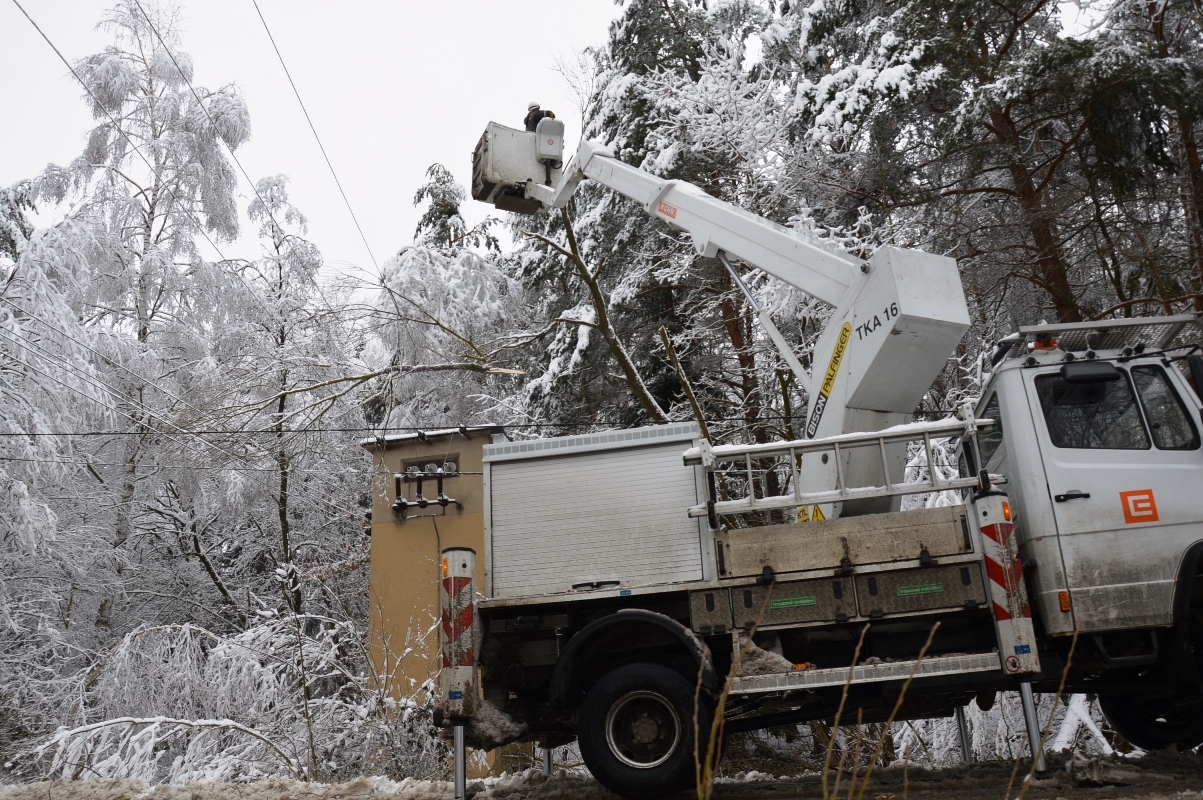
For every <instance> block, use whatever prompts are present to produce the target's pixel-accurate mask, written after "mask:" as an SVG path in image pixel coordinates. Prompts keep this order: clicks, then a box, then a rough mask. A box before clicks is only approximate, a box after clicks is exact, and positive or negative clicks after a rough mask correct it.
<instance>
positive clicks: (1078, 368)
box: [1061, 361, 1120, 383]
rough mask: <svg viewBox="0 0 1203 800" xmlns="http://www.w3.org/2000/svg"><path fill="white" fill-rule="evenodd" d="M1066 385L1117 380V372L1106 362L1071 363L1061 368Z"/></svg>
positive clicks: (1113, 366) (1112, 365)
mask: <svg viewBox="0 0 1203 800" xmlns="http://www.w3.org/2000/svg"><path fill="white" fill-rule="evenodd" d="M1061 377H1062V378H1064V379H1065V382H1066V383H1106V382H1108V381H1118V380H1119V377H1120V375H1119V370H1118V369H1116V368H1115V365H1114V364H1112V363H1110V362H1108V361H1071V362H1069V363H1068V364H1064V365H1062V367H1061Z"/></svg>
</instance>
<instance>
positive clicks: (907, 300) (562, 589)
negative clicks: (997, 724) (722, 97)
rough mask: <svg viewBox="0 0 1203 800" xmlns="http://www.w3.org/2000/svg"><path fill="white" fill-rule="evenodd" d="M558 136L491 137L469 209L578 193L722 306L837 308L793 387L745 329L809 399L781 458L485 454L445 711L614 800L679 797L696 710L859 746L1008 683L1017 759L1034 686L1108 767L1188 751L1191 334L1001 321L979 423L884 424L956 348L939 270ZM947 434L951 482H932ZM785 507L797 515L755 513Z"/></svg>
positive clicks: (690, 432)
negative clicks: (490, 720) (472, 584)
mask: <svg viewBox="0 0 1203 800" xmlns="http://www.w3.org/2000/svg"><path fill="white" fill-rule="evenodd" d="M563 137H564V129H563V124H562V123H561V122H559V121H557V120H543V121H542V122H541V123H540V125H539V128H538V130H537V131H536V132H534V133H533V134H528V133H525V132H521V131H515V130H512V129H509V128H506V127H505V126H502V125H498V124H497V123H490V125H489V126H488V128H487V129H486V131H485V133H484V135H483V137H482V138H481V140H480V143H479V144H478V145H477V148H476V151H475V154H474V164H473V167H474V169H473V183H472V194H473V197H474V198H475V199H477V200H481V201H484V202H488V203H492V204H493V205H495V206H496V207H498V208H503V209H509V210H513V211H517V212H522V213H536V212H539V211H541V210H543V209H555V208H561V207H563V206H564V204H565V203H567V202H568V201H569V199H570V198H571V197H572V194H573V192H574V191H575V190H576V188H577V186H578V185H579V184H580V183H581V181H583V180H586V179H588V180H593V181H596V182H598V183H600V184H602V185H603V186H606V187H608V188H610V189H612V190H613V191H616V192H618V193H620V194H622V195H624V196H625V197H628V198H631V199H632V200H634V201H635V202H636V203H637V204H639V205H641V206H642V207H643V209H644V210H645V211H646V213H648V214H650V215H652V216H654V217H655V218H657V219H659V220H661V221H662V222H663V223H664V224H665V225H667V226H669V227H670V228H673V229H676V230H681V231H684V232H686V233H688V234H689V236H690V238H691V239H692V242H693V245H694V247H695V249H696V252H697V254H698V255H699V256H700V257H709V258H717V259H719V260H721V261H722V262H723V263H724V264H725V265H727V267H728V269H731V271H732V276H733V278H734V279H735V281H736V283H737V284H739V283H740V280H739V275H738V273H736V272H735V271H734V269H733V265H732V262H733V261H736V260H738V261H742V262H743V263H744V264H746V265H748V266H750V267H754V268H756V269H760V270H763V271H764V272H766V273H767V274H769V275H771V276H773V277H774V278H776V279H778V280H782V281H784V282H786V283H787V284H789V285H791V286H794V287H797V288H798V289H801V290H803V291H805V292H807V293H808V294H811V295H813V296H814V297H816V298H818V299H820V300H822V301H824V302H826V303H828V304H829V305H830V306H832V307H833V309H834V311H833V313H832V315H831V319H830V322H829V323H828V325H827V328H826V329H825V331H824V332H823V333H822V334H821V336H820V338H819V340H818V343H817V345H816V346H815V348H814V351H813V353H812V358H811V363H812V364H813V365H814V372H813V374H807V373H806V371H805V370H803V368H802V366H801V364H800V363H799V360H798V359H797V357H796V355H795V354H794V353H793V352H792V350H791V349H790V348H789V347H788V345H787V344H786V343H785V341H784V339H783V338H782V337H781V335H780V333H779V332H777V330H776V328H775V327H774V326H773V323H772V320H771V319H770V318H769V316H768V314H766V313H760V314H759V317H760V320H761V322H762V324H763V325H764V327H765V333H766V335H767V336H768V337H769V338H771V339H772V340H773V341H774V342H776V343H777V344H778V345H779V347H780V349H781V355H782V359H783V360H784V361H785V362H786V363H787V364H789V365H790V367H791V368H792V369H793V370H794V371H795V373H796V374H797V376H798V385H799V386H800V387H801V388H802V390H803V391H805V392H806V394H807V396H808V409H807V417H806V425H805V438H804V439H800V440H797V441H782V442H774V443H769V444H753V445H745V444H730V445H716V444H714V443H711V442H708V441H706V440H705V439H703V438H701V437H700V435H699V433H698V429H697V427H696V426H695V425H694V424H693V423H690V422H680V423H672V424H668V425H657V426H649V427H644V428H637V429H633V430H621V431H607V432H599V433H591V434H584V435H580V436H566V437H557V438H550V439H540V440H533V441H519V442H510V441H495V443H494V444H491V445H486V446H485V450H484V471H485V475H484V485H485V497H486V513H485V551H484V553H483V554H481V557H482V558H483V559H484V576H485V578H484V585H483V586H481V587H479V589H480V591H479V592H478V593H477V597H476V599H475V600H474V601H473V603H472V605H473V606H474V607H473V608H472V609H471V610H470V611H468V612H464V611H463V610H462V609H459V610H456V611H455V615H456V618H457V619H471V620H472V621H473V625H474V628H473V630H474V631H475V633H474V634H473V635H474V637H475V638H474V639H473V644H472V648H471V651H470V656H469V661H470V663H471V668H466V667H464V666H461V664H462V663H467V662H456V665H455V668H452V669H445V670H444V671H443V682H442V684H441V687H440V692H441V699H440V703H441V704H442V707H443V709H444V710H445V711H446V713H448V714H450V715H452V716H455V717H457V718H458V719H460V720H461V721H463V720H467V722H468V728H469V732H470V734H471V731H472V730H473V727H472V724H471V723H472V720H473V719H474V718H476V717H486V716H487V717H493V716H495V712H496V711H503V712H504V713H505V714H508V715H509V716H510V717H511V718H512V721H513V722H515V723H517V724H516V725H514V726H510V729H511V731H518V730H522V733H521V734H520V735H521V736H523V737H525V738H527V739H534V740H537V741H540V742H542V743H543V744H544V745H545V746H551V745H555V744H558V743H562V742H565V741H569V740H571V739H572V738H574V737H575V738H577V739H578V740H579V744H580V748H581V753H582V755H583V757H584V759H585V762H586V764H587V765H588V767H589V769H590V770H591V771H592V773H593V774H594V775H595V776H596V777H597V779H598V780H599V781H600V782H601V783H603V784H604V785H605V786H607V787H609V788H610V789H612V790H613V791H615V792H616V793H618V794H621V795H624V796H627V797H632V798H641V797H659V796H664V795H666V794H668V793H670V792H672V791H675V790H678V789H681V788H687V787H689V786H691V785H692V784H693V782H694V781H695V780H696V776H697V774H698V773H697V772H696V770H695V766H696V763H695V747H694V745H695V741H699V746H700V747H699V752H701V753H703V754H704V753H706V751H707V746H708V744H709V739H710V722H711V720H713V719H714V718H715V717H716V716H721V718H722V720H723V721H724V727H723V730H724V732H725V733H731V732H737V731H746V730H753V729H758V728H764V727H768V726H772V725H779V724H785V723H796V722H803V721H807V720H825V721H831V720H832V719H833V717H834V716H835V714H836V713H837V710H838V709H839V708H840V707H841V702H844V705H843V708H844V717H843V719H844V720H845V721H851V720H861V721H863V722H878V721H883V720H886V719H888V718H890V715H891V714H892V713H893V712H894V710H895V707H896V706H897V712H898V713H897V716H896V717H894V718H895V719H907V718H917V717H933V716H941V715H951V714H953V713H954V712H956V711H958V710H959V709H961V708H963V706H964V705H965V704H966V703H968V702H969V701H971V700H973V699H975V698H976V700H977V702H978V704H979V705H980V706H982V707H984V708H988V707H989V704H990V703H992V702H993V698H994V696H995V694H996V693H997V692H999V691H1019V692H1020V693H1021V696H1022V697H1023V699H1024V701H1025V709H1026V710H1028V711H1029V712H1030V713H1029V714H1028V733H1029V738H1030V740H1031V741H1032V743H1033V745H1034V746H1033V756H1034V757H1036V756H1038V753H1037V752H1036V750H1037V747H1036V746H1035V745H1036V744H1037V743H1038V742H1039V729H1038V726H1037V723H1036V719H1035V712H1034V707H1033V705H1032V703H1031V698H1032V692H1033V690H1035V691H1037V692H1055V691H1057V689H1058V686H1059V685H1060V684H1061V681H1062V680H1064V682H1065V684H1064V685H1065V691H1068V692H1090V693H1093V694H1096V695H1097V696H1098V697H1099V699H1100V702H1101V704H1102V708H1103V710H1104V712H1105V713H1106V715H1107V716H1108V718H1109V720H1110V721H1111V723H1112V724H1113V725H1114V727H1115V729H1116V730H1117V731H1119V732H1120V733H1121V734H1122V735H1123V736H1125V737H1127V738H1128V739H1129V740H1130V741H1131V742H1132V743H1134V744H1136V745H1139V746H1141V747H1145V748H1151V747H1161V746H1168V745H1171V744H1177V745H1182V746H1189V747H1193V746H1195V745H1198V744H1200V743H1203V691H1201V679H1200V666H1201V665H1200V661H1201V660H1203V648H1201V645H1203V642H1201V641H1200V639H1201V637H1203V580H1201V579H1200V573H1203V504H1201V503H1199V501H1198V497H1197V495H1198V493H1199V491H1200V489H1201V488H1203V449H1201V448H1200V430H1201V428H1203V418H1201V407H1203V403H1201V401H1200V397H1199V391H1200V388H1201V387H1203V356H1200V354H1199V345H1198V342H1199V340H1200V337H1201V334H1203V324H1201V322H1200V319H1199V318H1198V317H1197V316H1195V315H1182V316H1168V317H1157V318H1146V319H1128V320H1106V321H1099V322H1087V323H1074V324H1057V325H1037V326H1030V327H1022V328H1020V329H1019V330H1018V331H1017V332H1016V333H1015V334H1013V335H1012V336H1010V337H1008V338H1007V339H1004V340H1003V341H1001V342H1000V343H999V344H998V346H997V348H996V350H995V352H994V354H993V358H992V366H991V372H990V374H989V377H988V380H987V381H986V383H985V385H984V388H983V392H982V398H981V401H980V402H979V403H978V404H977V406H976V408H974V409H968V410H967V411H966V412H965V413H962V414H959V415H958V416H957V417H956V418H953V419H948V420H944V421H939V422H908V421H907V420H908V415H909V414H910V413H911V412H912V411H913V410H914V408H915V407H916V406H917V405H918V403H919V400H920V399H921V397H922V396H923V394H924V393H925V392H926V391H927V389H928V388H929V386H930V384H931V382H932V381H933V379H934V378H935V377H936V376H937V375H938V374H939V372H940V371H941V369H942V368H943V367H944V365H945V363H946V360H947V359H948V358H949V356H950V355H951V353H952V352H953V350H954V348H955V347H956V346H957V344H958V342H959V341H960V338H961V336H962V335H963V334H964V332H965V331H966V329H967V328H968V325H969V317H968V313H967V310H966V304H965V299H964V294H963V291H962V288H961V283H960V279H959V276H958V273H957V268H956V264H955V262H954V261H953V260H952V259H949V258H944V257H942V256H936V255H931V254H928V253H923V252H920V251H917V250H908V249H903V248H897V247H883V248H881V249H880V250H878V251H877V253H876V254H875V255H874V256H873V257H872V258H870V259H869V260H868V261H860V260H858V259H856V258H853V257H851V256H850V255H848V254H846V253H843V252H838V251H835V250H832V249H830V248H828V247H825V246H823V245H822V244H820V243H816V242H810V241H807V240H805V239H804V238H802V237H801V236H800V235H799V234H798V233H797V232H795V231H791V230H787V229H784V228H782V227H780V226H778V225H776V224H774V223H772V222H771V221H769V220H766V219H763V218H760V217H758V216H756V215H753V214H750V213H748V212H747V211H744V210H742V209H740V208H737V207H735V206H733V205H731V204H729V203H726V202H723V201H722V200H719V199H717V198H715V197H712V196H710V195H708V194H706V193H705V192H704V191H702V190H701V189H699V188H698V187H696V186H693V185H690V184H688V183H685V182H681V181H671V180H663V179H661V178H658V177H656V176H654V175H651V174H649V173H647V172H645V171H643V170H640V169H637V168H635V167H632V166H629V165H627V164H623V163H621V162H620V161H618V160H617V159H616V158H614V156H613V155H612V153H611V152H610V151H608V150H607V149H606V148H605V147H602V146H599V145H596V144H593V143H590V142H585V143H583V144H581V145H580V148H579V149H578V151H577V154H576V157H575V158H574V159H573V160H572V161H571V162H570V163H569V164H568V165H567V166H564V165H563V163H562V154H563ZM741 285H742V284H741ZM748 301H749V302H750V303H752V304H753V306H752V307H753V309H756V308H757V307H756V305H755V298H754V297H753V296H752V295H751V294H750V293H749V294H748ZM950 439H951V440H955V441H956V442H957V443H958V445H957V448H958V449H957V452H958V453H959V461H960V469H959V471H958V472H956V473H955V474H953V473H950V472H948V471H943V470H940V469H938V468H937V467H936V461H937V451H938V447H939V444H940V442H942V441H945V442H946V441H948V440H950ZM908 453H910V454H912V455H921V456H922V458H923V459H925V463H926V464H927V465H930V468H929V469H927V470H924V474H925V477H922V476H921V477H922V479H916V478H915V476H911V479H910V480H907V479H906V476H904V475H903V470H902V466H903V460H904V458H905V457H906V455H907V454H908ZM770 471H775V472H776V473H777V475H778V478H779V480H778V481H777V482H776V485H780V486H785V487H787V488H786V490H785V491H784V492H783V493H782V494H780V495H775V496H774V495H769V496H766V494H765V492H764V491H763V487H764V486H766V485H768V484H769V482H767V481H765V476H766V474H767V473H768V472H770ZM908 498H917V499H912V501H911V502H909V503H905V505H906V507H907V509H908V510H903V506H904V501H905V500H907V499H908ZM924 498H926V499H927V502H924ZM932 498H941V501H936V502H932ZM790 510H796V511H798V512H802V513H797V514H796V516H795V517H794V518H795V519H796V520H803V519H805V520H808V521H805V522H802V521H796V522H789V523H784V524H783V523H780V522H779V521H777V518H775V517H774V516H773V514H770V513H767V512H777V514H778V516H779V515H780V513H781V512H783V511H790ZM465 614H466V616H465ZM451 629H452V627H449V626H448V624H447V623H446V622H445V624H444V631H445V632H446V631H447V630H451ZM456 630H458V631H462V630H466V628H464V627H463V626H462V625H461V626H460V627H459V628H456ZM448 663H450V662H448ZM724 686H725V687H726V693H725V701H723V702H720V697H721V696H723V695H724ZM845 687H847V688H846V689H845ZM904 687H905V691H904ZM845 691H847V698H846V701H841V697H842V695H843V693H844V692H845ZM449 698H454V700H449ZM486 706H488V708H486ZM695 721H696V723H697V724H696V725H695ZM478 727H479V728H480V730H484V728H485V727H487V726H478ZM494 727H496V726H494ZM697 730H700V731H701V734H700V740H699V739H698V738H697V737H698V734H696V733H695V731H697ZM513 735H519V734H513ZM470 738H471V737H470ZM475 741H476V743H477V744H478V745H480V746H486V747H487V746H492V745H496V744H498V743H499V741H498V740H496V739H494V740H488V739H487V737H485V736H484V734H478V735H477V736H476V739H475Z"/></svg>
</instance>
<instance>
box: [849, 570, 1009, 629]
mask: <svg viewBox="0 0 1203 800" xmlns="http://www.w3.org/2000/svg"><path fill="white" fill-rule="evenodd" d="M856 599H857V602H858V603H859V604H860V613H861V614H862V615H863V616H866V617H879V616H883V615H889V614H905V613H911V612H915V611H933V610H936V609H942V608H965V607H975V606H978V605H982V604H984V603H985V602H986V587H985V585H984V584H983V583H982V570H981V567H980V566H979V565H978V564H977V562H968V563H963V564H948V565H944V566H938V567H922V568H920V569H903V570H898V571H891V572H872V573H869V574H866V575H857V576H856Z"/></svg>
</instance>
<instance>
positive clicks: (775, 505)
mask: <svg viewBox="0 0 1203 800" xmlns="http://www.w3.org/2000/svg"><path fill="white" fill-rule="evenodd" d="M993 425H994V421H993V420H989V419H977V420H973V419H971V420H960V419H948V420H941V421H939V422H913V423H910V424H907V425H898V426H896V427H893V428H887V429H886V430H883V431H875V432H871V433H845V434H840V435H838V436H828V437H826V438H823V439H800V440H795V441H787V442H771V443H768V444H750V445H721V446H719V447H711V446H710V445H709V444H708V443H706V442H702V443H701V444H700V445H699V446H697V447H692V448H690V449H689V450H686V451H685V453H684V455H683V457H684V460H685V463H686V464H687V465H697V464H701V465H702V466H704V467H705V468H706V471H707V472H708V473H709V474H710V475H709V477H710V481H711V487H713V485H714V484H713V479H714V475H715V474H716V473H722V474H724V475H728V476H731V475H735V476H740V475H741V473H742V478H741V482H743V483H744V485H745V486H746V487H747V488H748V496H747V497H744V498H741V499H734V500H730V499H729V500H718V499H717V498H716V497H715V496H714V492H713V488H712V490H711V497H710V502H708V503H705V504H702V505H697V506H693V507H692V508H690V509H689V516H691V517H704V516H707V515H708V514H747V513H752V512H757V511H771V510H775V509H784V508H793V507H797V506H803V505H811V504H818V503H842V502H845V501H847V500H862V499H869V498H876V497H894V496H898V495H908V494H926V493H930V492H943V491H948V490H957V489H965V488H968V487H972V486H976V485H977V484H978V478H977V477H976V476H974V477H964V478H962V477H956V478H941V477H940V471H939V469H937V468H936V465H935V459H934V457H933V447H932V440H933V439H940V438H950V437H961V438H966V437H968V438H969V440H970V441H971V442H973V444H972V446H973V447H974V448H976V439H975V437H974V434H976V433H977V431H978V430H979V429H987V430H988V429H990V428H992V427H993ZM911 442H922V447H923V451H924V453H925V454H926V457H927V462H926V463H927V465H928V470H927V477H926V479H924V480H919V481H914V482H906V483H892V482H891V481H890V458H889V455H888V453H887V449H886V448H887V446H889V445H899V444H905V445H908V446H909V445H910V443H911ZM865 448H876V449H877V450H878V452H879V453H880V457H881V468H882V475H883V479H884V481H885V485H873V486H849V485H848V483H847V480H846V478H845V469H844V457H845V456H846V455H847V454H848V453H849V452H851V451H854V450H863V449H865ZM821 453H829V454H831V455H832V459H833V460H834V463H835V484H836V485H835V488H834V489H824V490H821V491H809V492H808V491H803V488H804V487H803V486H802V480H801V463H802V456H805V455H811V454H816V455H817V454H821ZM975 455H976V453H975ZM771 458H788V459H789V471H790V481H789V483H790V485H791V486H792V487H793V488H792V491H790V492H788V493H786V494H779V495H773V496H769V497H756V496H755V490H754V487H755V486H756V476H757V474H758V473H763V472H765V471H766V470H765V469H764V468H763V467H762V466H760V464H759V463H757V462H761V463H763V461H764V460H765V459H771ZM723 465H732V466H727V467H723ZM990 479H991V482H993V483H1005V482H1006V479H1005V478H1003V477H1002V476H998V475H992V476H990Z"/></svg>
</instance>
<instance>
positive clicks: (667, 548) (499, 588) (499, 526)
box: [489, 442, 702, 598]
mask: <svg viewBox="0 0 1203 800" xmlns="http://www.w3.org/2000/svg"><path fill="white" fill-rule="evenodd" d="M683 449H684V448H683V446H682V443H681V442H673V443H671V444H661V445H655V446H646V447H635V448H622V449H618V450H608V451H601V452H590V453H579V454H574V455H564V456H559V457H550V458H548V457H543V458H538V459H531V460H519V461H501V462H497V463H494V464H492V465H491V471H490V478H489V494H490V498H489V500H490V508H491V534H492V556H493V558H492V561H493V563H492V584H493V596H494V597H498V598H503V597H517V596H522V595H530V594H543V593H545V592H559V591H568V590H570V589H572V588H573V586H574V585H580V584H583V583H586V582H591V581H596V582H609V581H618V582H619V584H618V585H619V586H621V587H623V588H626V587H632V586H648V585H656V584H664V583H674V582H677V581H689V580H701V578H702V553H701V544H700V528H699V525H698V521H697V520H695V519H690V518H689V516H688V515H687V514H686V511H687V509H688V508H689V507H690V506H693V505H695V504H697V503H698V497H697V488H696V485H695V482H694V480H695V479H694V469H693V468H691V467H686V466H683V465H682V463H681V452H682V450H683Z"/></svg>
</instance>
